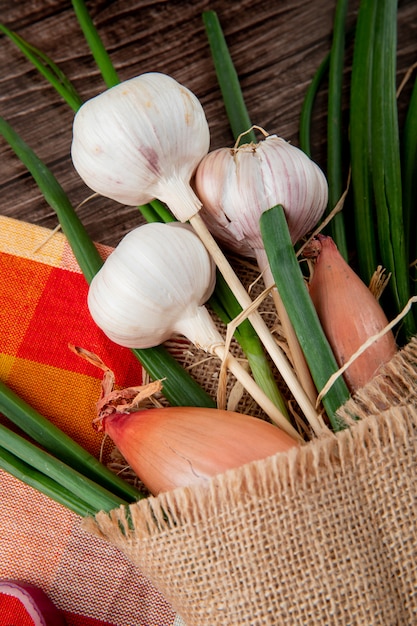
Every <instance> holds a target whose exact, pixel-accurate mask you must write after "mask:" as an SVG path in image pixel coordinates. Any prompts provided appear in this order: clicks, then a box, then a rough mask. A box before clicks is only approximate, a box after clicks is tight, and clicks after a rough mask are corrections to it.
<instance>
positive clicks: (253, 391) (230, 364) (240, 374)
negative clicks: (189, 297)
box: [213, 344, 303, 441]
mask: <svg viewBox="0 0 417 626" xmlns="http://www.w3.org/2000/svg"><path fill="white" fill-rule="evenodd" d="M213 352H214V353H215V354H216V356H218V357H219V358H220V359H221V360H222V361H223V360H225V361H226V367H227V368H228V369H229V370H230V371H231V372H232V374H233V375H234V376H235V377H236V379H237V380H238V381H239V382H240V383H241V384H242V385H243V387H244V388H245V389H246V391H247V392H248V393H249V394H250V395H251V396H252V398H253V399H254V400H255V402H257V404H258V405H259V406H260V407H261V409H263V410H264V411H265V413H266V414H267V415H268V417H269V418H270V419H271V420H272V421H273V422H274V424H276V426H279V428H281V429H282V430H284V431H285V432H286V433H287V434H288V435H290V436H291V437H294V438H295V439H297V440H298V441H303V439H302V437H301V436H300V434H299V433H298V432H297V431H296V430H295V428H294V427H293V426H291V424H290V422H289V421H288V419H287V418H286V417H285V416H284V415H283V414H282V413H281V411H280V410H279V409H278V408H277V407H276V406H275V404H274V403H273V402H272V400H270V399H269V398H268V396H267V395H266V394H265V393H264V391H262V389H261V388H260V387H259V386H258V385H257V384H256V383H255V381H254V380H253V378H252V377H251V375H250V374H249V373H248V372H247V371H246V370H245V368H244V367H242V365H241V364H240V363H239V361H238V360H237V359H236V358H235V357H234V356H233V355H232V354H230V352H227V351H226V348H225V346H224V345H222V344H216V345H214V346H213Z"/></svg>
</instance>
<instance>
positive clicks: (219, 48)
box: [203, 11, 256, 143]
mask: <svg viewBox="0 0 417 626" xmlns="http://www.w3.org/2000/svg"><path fill="white" fill-rule="evenodd" d="M203 22H204V25H205V27H206V34H207V39H208V41H209V45H210V49H211V55H212V58H213V62H214V66H215V69H216V74H217V80H218V82H219V86H220V91H221V93H222V97H223V101H224V105H225V108H226V113H227V116H228V118H229V123H230V127H231V129H232V133H233V136H234V138H235V139H237V138H238V137H239V135H240V134H241V133H245V136H244V137H243V138H242V141H243V143H248V142H250V141H253V142H254V143H255V142H256V135H255V133H254V132H253V131H250V132H249V133H246V131H248V130H249V129H250V128H251V127H252V122H251V121H250V117H249V114H248V111H247V108H246V105H245V102H244V100H243V97H242V90H241V87H240V83H239V78H238V75H237V72H236V70H235V67H234V65H233V61H232V59H231V56H230V53H229V49H228V46H227V44H226V40H225V38H224V35H223V31H222V28H221V26H220V22H219V19H218V17H217V15H216V13H215V12H214V11H204V13H203Z"/></svg>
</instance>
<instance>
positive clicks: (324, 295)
mask: <svg viewBox="0 0 417 626" xmlns="http://www.w3.org/2000/svg"><path fill="white" fill-rule="evenodd" d="M304 255H305V256H306V257H316V263H315V267H314V273H313V277H312V279H311V282H310V286H309V289H310V295H311V298H312V300H313V303H314V306H315V308H316V311H317V314H318V316H319V319H320V322H321V324H322V326H323V330H324V332H325V334H326V336H327V339H328V341H329V343H330V345H331V347H332V349H333V352H334V355H335V358H336V361H337V362H338V364H339V367H342V366H343V365H344V363H346V362H347V361H348V360H349V359H350V357H351V356H352V355H353V354H354V353H355V352H356V351H357V350H358V349H359V348H360V347H361V346H362V345H363V344H364V343H365V342H366V341H367V340H368V339H369V338H370V337H373V336H374V335H376V334H378V333H379V332H381V331H382V329H383V328H385V327H386V326H387V324H388V319H387V317H386V315H385V313H384V311H383V309H382V307H381V305H380V304H379V302H378V301H377V300H376V298H375V297H374V296H373V295H372V293H371V291H370V290H369V289H368V287H367V286H366V285H365V283H363V282H362V280H361V279H360V278H359V276H358V275H357V274H356V273H355V272H354V271H353V269H352V268H351V267H350V266H349V265H348V263H346V261H345V260H344V259H343V257H342V256H341V254H340V253H339V251H338V249H337V247H336V244H335V243H334V241H333V239H332V238H331V237H327V236H325V235H318V236H317V237H316V238H315V239H314V240H313V241H312V242H311V244H310V246H309V248H306V249H305V251H304ZM396 350H397V346H396V343H395V339H394V335H393V333H392V332H391V331H388V332H387V333H385V334H384V335H382V336H381V337H380V338H379V339H377V340H376V341H375V342H373V343H372V344H371V345H370V346H369V347H368V348H367V349H366V350H365V352H364V353H363V354H361V355H360V356H359V357H358V358H357V359H356V360H354V361H353V363H352V364H351V365H350V366H349V367H348V368H347V370H346V371H345V372H344V378H345V380H346V384H347V385H348V387H349V389H350V391H351V392H354V391H356V390H357V389H359V388H360V387H363V386H364V385H365V384H366V383H367V382H368V381H370V380H371V379H372V378H373V377H374V376H375V374H376V373H377V372H378V369H379V368H380V367H381V365H383V364H384V363H386V362H387V361H389V360H390V359H391V358H392V357H393V356H394V354H395V352H396Z"/></svg>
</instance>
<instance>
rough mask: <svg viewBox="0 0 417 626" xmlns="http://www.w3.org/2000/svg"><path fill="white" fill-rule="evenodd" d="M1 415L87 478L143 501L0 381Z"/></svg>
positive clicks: (122, 494)
mask: <svg viewBox="0 0 417 626" xmlns="http://www.w3.org/2000/svg"><path fill="white" fill-rule="evenodd" d="M0 412H1V413H3V414H4V415H5V416H6V417H8V418H9V420H10V421H12V422H13V423H14V424H15V425H16V426H18V427H19V428H20V429H21V430H23V431H24V432H25V433H26V435H28V436H29V437H30V438H31V439H33V440H34V441H36V442H37V443H39V444H40V445H42V447H43V448H45V450H47V451H48V452H50V453H51V454H54V455H55V456H56V457H58V458H59V459H60V460H61V461H63V462H64V463H67V464H68V465H70V466H71V467H72V468H73V469H75V470H77V471H78V472H81V473H82V474H84V476H86V477H88V478H90V479H91V480H95V481H96V482H97V483H98V484H100V485H102V486H103V487H105V488H106V489H108V490H109V491H112V492H113V493H114V494H115V495H118V496H120V497H121V498H124V499H125V500H129V501H134V500H137V499H138V498H140V497H141V494H140V492H139V491H138V490H137V489H136V488H135V487H133V486H132V485H130V484H129V483H127V482H126V481H124V480H123V479H122V478H120V477H119V476H116V475H115V474H114V473H113V472H111V471H110V470H109V469H107V467H105V466H104V465H103V464H102V463H100V461H98V460H97V459H96V458H95V457H94V456H92V455H91V454H89V453H88V452H87V451H86V450H84V448H82V447H81V446H79V445H78V444H77V443H76V442H75V441H74V440H73V439H71V437H69V436H68V435H66V434H65V433H64V432H62V431H61V430H60V429H59V428H58V427H57V426H55V425H54V424H52V423H51V422H50V421H49V420H48V419H46V418H45V417H43V416H42V415H41V414H40V413H38V412H37V411H36V410H35V409H34V408H33V407H31V406H30V405H29V404H28V403H27V402H25V401H24V400H22V399H21V398H19V396H17V395H16V394H15V393H14V392H13V391H12V390H11V389H10V388H9V387H8V386H7V385H6V384H5V383H4V382H2V381H1V380H0Z"/></svg>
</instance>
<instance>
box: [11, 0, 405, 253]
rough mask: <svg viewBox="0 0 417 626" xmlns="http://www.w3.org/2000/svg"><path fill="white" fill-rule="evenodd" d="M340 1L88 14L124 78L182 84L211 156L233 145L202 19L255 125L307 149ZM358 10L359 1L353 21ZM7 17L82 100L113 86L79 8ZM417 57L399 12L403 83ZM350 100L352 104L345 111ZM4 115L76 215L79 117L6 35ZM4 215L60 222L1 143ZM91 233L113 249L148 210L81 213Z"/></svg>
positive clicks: (80, 191)
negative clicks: (210, 22)
mask: <svg viewBox="0 0 417 626" xmlns="http://www.w3.org/2000/svg"><path fill="white" fill-rule="evenodd" d="M335 4H336V2H335V1H334V0H330V1H329V0H309V1H308V2H306V1H305V0H266V1H265V0H241V1H230V2H226V1H224V0H223V1H222V0H212V1H211V2H209V0H196V1H194V0H193V1H181V0H166V1H157V0H91V1H90V2H87V6H88V9H89V11H90V14H91V16H92V18H93V20H94V23H95V25H96V27H97V28H98V31H99V33H100V35H101V37H102V39H103V41H104V43H105V46H106V48H107V50H108V51H109V53H110V56H111V59H112V61H113V63H114V65H115V67H116V69H117V71H118V73H119V76H120V78H121V79H127V78H130V77H133V76H135V75H137V74H140V73H143V72H148V71H160V72H165V73H167V74H170V75H172V76H173V77H174V78H176V79H177V80H178V81H180V82H182V83H183V84H184V85H186V86H187V87H188V88H190V89H191V90H192V91H193V92H194V93H195V94H196V95H197V96H198V97H199V98H200V100H201V102H202V104H203V107H204V109H205V112H206V116H207V119H208V122H209V126H210V131H211V147H212V148H217V147H220V146H224V145H227V146H229V145H232V144H233V138H232V135H231V132H230V129H229V125H228V121H227V117H226V114H225V111H224V107H223V103H222V100H221V95H220V91H219V88H218V85H217V80H216V76H215V71H214V67H213V63H212V60H211V57H210V51H209V47H208V43H207V39H206V35H205V30H204V25H203V22H202V18H201V15H202V12H203V11H204V10H208V9H212V10H215V11H216V12H217V14H218V16H219V19H220V22H221V24H222V27H223V31H224V33H225V36H226V40H227V43H228V45H229V49H230V52H231V54H232V57H233V60H234V63H235V67H236V69H237V72H238V75H239V78H240V81H241V86H242V89H243V93H244V97H245V100H246V104H247V107H248V110H249V114H250V117H251V119H252V122H253V123H255V124H258V125H260V126H262V127H263V128H265V129H266V130H267V131H268V132H269V133H276V134H279V135H281V136H283V137H284V138H285V139H287V140H291V141H292V142H293V143H295V144H296V145H297V143H298V125H299V115H300V110H301V104H302V101H303V97H304V95H305V91H306V89H307V87H308V85H309V83H310V80H311V78H312V76H313V74H314V72H315V70H316V69H317V67H318V65H319V63H320V62H321V61H322V59H323V57H324V55H325V54H326V53H327V52H328V50H329V48H330V44H331V32H332V23H333V17H334V9H335ZM357 4H358V2H357V1H354V2H352V3H351V7H350V10H349V17H348V24H349V25H351V24H352V23H353V21H354V16H355V12H356V10H357ZM0 20H1V21H2V22H3V23H4V24H5V25H6V26H7V27H8V28H10V29H13V30H15V31H16V32H17V33H19V34H20V35H21V36H22V37H24V38H25V39H26V40H28V41H29V42H31V43H32V44H33V45H35V46H37V47H38V48H40V49H41V50H43V51H44V52H45V53H46V54H47V55H49V56H50V57H51V58H52V59H53V60H54V61H55V62H56V63H57V64H58V65H59V66H60V68H61V69H62V70H63V71H64V72H65V73H66V74H67V76H68V77H69V78H70V79H71V80H72V81H73V82H74V84H75V86H76V88H77V89H78V91H79V93H80V94H81V96H82V98H83V99H88V98H89V97H92V96H94V95H95V94H97V93H99V92H100V91H102V90H103V89H104V84H103V82H102V80H101V77H100V75H99V73H98V71H97V69H96V66H95V63H94V61H93V60H92V58H91V56H90V53H89V49H88V46H87V44H86V43H85V40H84V38H83V35H82V33H81V30H80V28H79V26H78V22H77V20H76V17H75V14H74V12H73V8H72V5H71V2H70V1H69V0H25V1H24V2H13V1H12V0H0ZM416 60H417V3H416V2H415V0H404V1H400V3H399V55H398V76H399V79H400V78H401V77H402V75H403V74H404V72H405V70H406V69H407V68H408V67H409V66H410V65H411V64H412V63H414V62H415V61H416ZM325 103H326V90H325V88H324V89H323V90H322V92H321V95H320V97H319V98H318V101H317V110H316V114H315V124H314V144H313V145H314V155H315V157H316V160H318V162H319V163H320V164H321V165H323V166H325V150H324V145H325V122H326V120H325ZM347 106H348V103H345V107H347ZM0 115H2V116H3V117H4V118H5V119H6V120H7V121H8V122H9V123H11V124H12V125H13V126H14V127H15V129H16V130H17V131H18V132H19V133H20V134H21V136H22V137H23V138H24V139H25V140H26V141H27V142H28V143H29V145H30V146H31V147H32V148H33V149H34V150H35V151H36V152H37V154H38V155H39V156H40V157H41V158H42V159H43V160H44V161H45V162H46V163H47V165H48V166H49V167H50V168H51V169H52V171H53V172H54V174H55V175H56V176H57V178H58V180H59V181H60V183H61V184H62V186H63V187H64V189H65V190H66V192H67V193H68V195H69V197H70V199H71V201H72V203H73V204H74V205H75V206H76V205H78V204H79V203H80V202H82V201H83V200H84V199H85V198H87V197H88V196H89V195H90V191H89V190H88V189H87V188H86V187H85V185H84V184H83V183H82V182H81V181H80V179H79V177H78V175H77V174H76V172H75V171H74V169H73V167H72V164H71V160H70V156H69V153H70V144H71V129H72V119H73V113H72V111H71V110H70V108H69V107H68V105H66V104H65V103H64V102H63V101H62V100H61V98H60V97H59V95H57V94H56V92H55V91H54V89H53V88H52V87H50V86H49V85H48V84H47V82H46V81H45V79H43V78H42V77H41V76H40V75H39V73H38V71H37V70H36V69H34V68H33V67H32V66H31V64H30V62H29V61H27V60H26V59H25V58H24V57H23V55H22V54H21V53H20V52H19V51H18V50H17V49H16V47H15V46H14V44H13V43H12V42H10V41H9V40H8V39H7V38H6V37H5V36H3V35H0ZM0 164H1V166H0V192H1V208H0V212H1V213H2V214H3V215H8V216H11V217H14V218H18V219H21V220H26V221H29V222H32V223H36V224H40V225H42V226H46V227H50V228H53V227H54V226H55V225H56V224H57V221H56V218H55V215H54V213H53V212H52V211H51V209H50V208H49V207H48V206H47V205H46V203H45V201H44V200H43V198H42V196H41V194H40V192H39V191H38V189H37V187H36V185H35V183H34V182H33V180H32V178H31V177H30V175H28V173H27V172H26V170H25V168H24V166H23V165H22V164H21V163H20V162H19V160H18V159H17V157H15V155H14V154H13V152H12V151H11V149H10V148H9V147H8V145H7V144H6V142H5V141H4V140H3V139H1V138H0ZM79 215H80V217H81V219H82V220H83V222H84V224H85V226H86V227H87V230H88V231H89V233H90V235H91V236H92V237H93V238H94V239H95V240H97V241H100V242H102V243H107V244H110V245H115V244H116V243H117V242H118V241H119V240H120V238H121V237H122V236H123V234H124V233H126V232H127V231H128V230H130V229H131V228H132V227H134V226H135V225H137V224H138V220H139V216H138V211H137V210H136V209H135V208H132V207H124V206H121V205H118V204H117V205H116V204H115V203H113V202H111V201H107V200H105V199H102V198H99V199H94V200H90V201H88V202H87V203H86V204H85V205H84V206H82V207H81V208H80V209H79Z"/></svg>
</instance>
